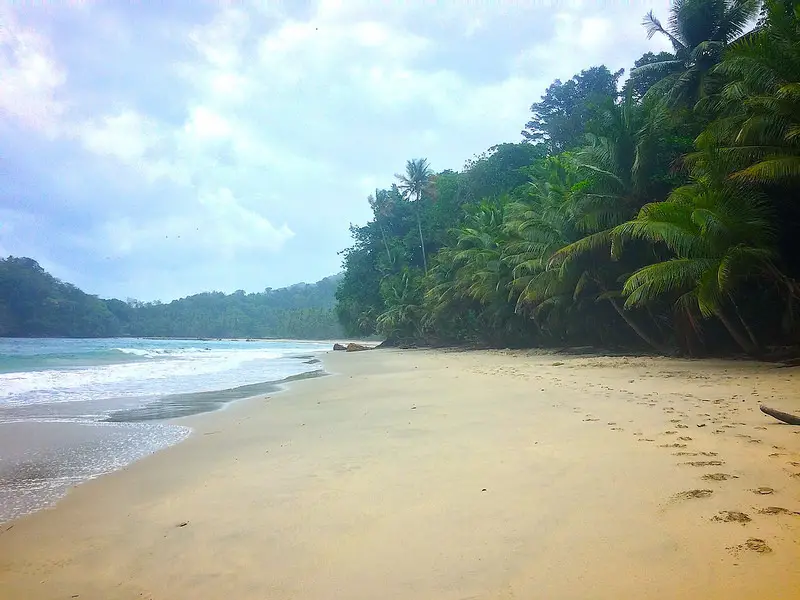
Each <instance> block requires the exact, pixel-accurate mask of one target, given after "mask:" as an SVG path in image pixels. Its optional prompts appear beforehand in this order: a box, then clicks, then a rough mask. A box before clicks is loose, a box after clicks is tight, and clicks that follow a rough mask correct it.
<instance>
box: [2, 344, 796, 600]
mask: <svg viewBox="0 0 800 600" xmlns="http://www.w3.org/2000/svg"><path fill="white" fill-rule="evenodd" d="M323 364H324V368H325V371H327V372H328V373H329V374H330V375H331V376H328V377H322V378H317V379H308V380H305V381H300V382H296V383H293V384H292V385H291V386H288V389H286V390H284V392H283V393H281V394H275V395H274V396H272V397H269V398H267V397H255V398H248V399H245V400H242V401H237V402H235V403H234V404H231V405H229V406H228V407H227V408H226V410H223V411H215V412H210V413H203V414H199V415H194V416H191V417H185V418H182V419H180V421H181V422H182V424H185V425H187V426H189V427H192V429H193V430H194V433H193V435H191V436H190V437H189V439H187V440H185V441H184V442H182V443H180V444H177V445H174V446H171V447H170V448H167V449H165V450H162V451H160V452H158V453H156V454H153V455H151V456H148V457H146V458H144V459H142V460H140V461H138V462H136V463H134V464H132V465H130V466H128V467H127V468H125V469H123V470H121V471H116V472H114V473H112V474H109V475H105V476H103V477H101V478H98V479H95V480H92V481H90V482H87V483H85V484H82V485H80V486H78V487H76V488H74V489H72V490H71V491H70V492H69V493H68V494H67V496H66V497H65V498H63V499H62V500H61V501H60V502H59V503H58V504H57V505H56V506H55V507H54V508H51V509H46V510H43V511H40V512H37V513H35V514H33V515H29V516H26V517H22V518H21V519H17V520H14V521H11V522H10V523H7V524H6V525H4V526H2V527H0V598H9V600H10V599H11V598H22V597H24V598H36V599H38V598H42V599H45V598H61V597H64V595H65V594H66V597H70V596H71V595H73V594H78V595H79V597H80V598H81V599H85V598H120V599H127V598H140V597H143V596H144V597H150V598H170V599H172V598H174V599H176V600H181V599H183V598H187V599H188V598H209V599H211V598H219V597H224V596H230V597H236V598H263V597H264V596H265V594H266V595H267V596H269V597H271V598H273V597H274V598H320V599H322V598H330V597H347V598H354V599H359V598H364V599H365V600H366V599H367V598H374V597H378V596H380V597H387V598H398V599H399V598H431V597H436V598H454V599H455V598H465V597H472V598H509V597H547V598H589V597H591V598H618V597H643V598H664V599H666V598H675V597H704V598H720V599H721V598H749V597H763V598H782V597H786V595H785V594H786V593H788V591H789V590H791V589H798V586H800V573H797V570H796V568H795V567H796V565H797V564H798V561H800V542H799V541H798V540H800V535H798V534H800V516H798V515H795V514H794V512H800V436H798V435H796V434H797V433H798V432H800V428H797V427H794V428H793V427H792V426H785V425H781V424H779V423H777V422H771V420H770V419H769V418H767V417H764V416H763V415H760V413H758V403H759V402H760V401H762V400H763V401H765V402H766V403H768V404H770V405H774V406H775V407H776V408H778V409H783V410H791V409H792V408H793V406H792V403H793V398H794V395H793V394H794V392H793V390H796V389H797V383H798V382H800V378H799V377H798V375H795V374H794V372H792V370H790V369H781V368H777V367H775V366H773V365H764V364H759V363H748V362H738V361H737V362H736V363H730V362H727V361H700V360H680V359H663V358H657V357H640V358H634V357H597V356H567V355H563V354H549V355H546V354H538V353H531V352H525V351H450V352H448V351H426V350H420V351H398V350H384V351H382V352H376V353H372V352H367V353H351V354H345V353H333V352H329V353H328V354H326V355H323ZM770 396H772V398H770ZM689 438H690V439H689ZM706 476H711V477H706ZM767 488H769V489H770V490H772V491H771V493H768V494H767V493H763V494H762V493H758V494H756V493H754V492H753V491H752V490H754V489H756V490H762V491H763V490H766V489H767ZM777 509H782V510H777ZM739 515H745V517H746V519H748V520H747V521H744V520H743V518H742V517H741V516H739ZM715 519H718V520H715ZM736 519H739V521H737V520H736ZM727 521H730V522H727ZM753 540H756V541H753ZM759 540H760V541H759ZM767 548H768V549H769V551H767V550H766V549H767ZM177 557H180V559H181V564H182V566H181V568H180V571H176V569H175V567H174V564H175V562H174V561H175V560H176V558H177ZM264 565H267V566H268V568H266V569H265V568H264ZM621 575H622V576H621ZM6 590H7V591H6Z"/></svg>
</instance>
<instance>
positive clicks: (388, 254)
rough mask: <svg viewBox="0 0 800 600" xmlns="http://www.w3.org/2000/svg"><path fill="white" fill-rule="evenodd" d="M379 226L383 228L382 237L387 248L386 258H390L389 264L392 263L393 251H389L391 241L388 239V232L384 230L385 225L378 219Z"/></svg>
mask: <svg viewBox="0 0 800 600" xmlns="http://www.w3.org/2000/svg"><path fill="white" fill-rule="evenodd" d="M378 227H380V230H381V237H382V238H383V245H384V247H385V248H386V258H388V259H389V265H391V264H392V253H391V252H389V242H387V241H386V233H385V232H384V231H383V225H381V223H380V221H378Z"/></svg>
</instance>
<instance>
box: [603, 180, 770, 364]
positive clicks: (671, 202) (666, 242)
mask: <svg viewBox="0 0 800 600" xmlns="http://www.w3.org/2000/svg"><path fill="white" fill-rule="evenodd" d="M613 235H615V236H617V237H618V238H619V239H620V240H621V241H624V240H631V239H639V240H645V241H648V242H650V243H653V244H657V245H663V246H666V248H667V249H668V250H669V251H671V253H672V255H673V256H672V257H670V258H666V259H664V260H661V261H659V262H656V263H654V264H651V265H648V266H645V267H643V268H641V269H639V270H637V271H636V272H634V273H633V274H632V275H630V277H628V279H627V281H626V282H625V285H624V287H623V290H622V291H623V294H625V295H626V296H627V300H626V302H625V306H626V307H627V308H630V307H636V306H646V305H648V304H649V303H651V302H654V301H657V300H660V299H662V298H669V299H671V300H672V301H674V303H675V307H676V309H677V310H681V311H684V313H685V314H686V315H687V316H689V320H690V322H692V323H694V322H695V316H696V315H697V314H698V313H699V314H700V315H701V316H702V317H704V318H708V317H716V318H718V319H719V320H720V322H722V324H723V325H724V326H725V328H726V329H727V330H728V332H729V333H730V334H731V337H732V338H733V339H734V340H735V341H736V343H737V344H738V345H739V346H740V347H741V348H742V349H743V350H744V351H745V352H746V353H748V354H757V353H758V343H757V341H756V339H755V337H754V335H753V334H752V331H751V330H750V328H749V327H748V326H747V323H745V321H744V320H743V318H742V317H741V315H740V314H739V310H738V308H737V306H736V302H735V295H736V291H737V289H738V287H739V286H740V284H741V283H742V282H743V281H745V280H748V279H753V278H762V279H763V278H776V277H777V278H780V277H781V275H780V273H779V272H778V270H777V269H776V267H775V266H774V264H773V262H772V260H773V257H774V256H775V248H774V244H775V229H774V224H773V216H772V214H771V211H770V208H769V204H768V203H766V202H764V201H763V200H762V199H761V198H760V197H759V196H758V195H756V194H755V193H754V192H753V191H752V190H751V189H748V188H744V187H741V186H739V185H737V184H734V183H732V182H730V181H714V178H712V177H708V176H701V177H699V178H697V179H696V180H695V181H694V182H693V183H691V184H689V185H687V186H683V187H680V188H677V189H676V190H675V191H674V192H673V193H672V194H671V195H670V197H669V199H668V200H667V201H665V202H655V203H652V204H648V205H646V206H644V207H643V208H642V210H641V211H640V212H639V215H638V216H637V217H636V218H635V219H633V220H631V221H628V222H627V223H624V224H622V225H620V226H619V227H616V228H615V229H614V231H613ZM731 313H732V314H735V315H736V317H733V316H732V314H731ZM737 321H738V322H737Z"/></svg>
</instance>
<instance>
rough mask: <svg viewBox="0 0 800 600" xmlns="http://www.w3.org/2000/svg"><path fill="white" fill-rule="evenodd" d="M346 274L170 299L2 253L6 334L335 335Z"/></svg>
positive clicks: (0, 330)
mask: <svg viewBox="0 0 800 600" xmlns="http://www.w3.org/2000/svg"><path fill="white" fill-rule="evenodd" d="M340 279H341V278H340V277H338V276H337V277H328V278H326V279H323V280H322V281H320V282H318V283H315V284H313V285H308V284H297V285H293V286H291V287H288V288H283V289H278V290H272V289H267V290H265V291H264V292H261V293H256V294H246V293H245V292H244V291H241V290H240V291H237V292H234V293H233V294H228V295H226V294H223V293H221V292H210V293H203V294H196V295H194V296H188V297H186V298H182V299H180V300H175V301H173V302H170V303H168V304H163V303H161V302H137V301H130V302H123V301H121V300H101V299H99V298H97V297H96V296H90V295H88V294H85V293H83V292H82V291H80V290H79V289H78V288H76V287H75V286H73V285H70V284H68V283H63V282H61V281H59V280H58V279H56V278H54V277H53V276H52V275H50V274H48V273H47V272H45V271H44V269H42V267H40V266H39V264H38V263H37V262H36V261H34V260H33V259H30V258H15V257H9V258H7V259H0V335H3V336H8V337H116V336H136V337H191V338H194V337H203V338H206V337H208V338H211V337H225V338H229V337H233V338H248V337H252V338H256V337H257V338H269V337H278V338H299V339H315V338H316V339H330V338H336V337H339V336H340V335H341V326H340V325H339V323H338V322H337V319H336V314H335V312H334V302H335V299H334V294H335V291H336V288H337V286H338V285H339V281H340Z"/></svg>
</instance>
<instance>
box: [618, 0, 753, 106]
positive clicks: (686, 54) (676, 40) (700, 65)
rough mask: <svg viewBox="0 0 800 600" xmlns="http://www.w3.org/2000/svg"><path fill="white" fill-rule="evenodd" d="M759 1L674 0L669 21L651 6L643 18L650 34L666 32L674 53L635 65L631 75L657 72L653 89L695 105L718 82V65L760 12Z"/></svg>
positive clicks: (670, 99) (681, 103)
mask: <svg viewBox="0 0 800 600" xmlns="http://www.w3.org/2000/svg"><path fill="white" fill-rule="evenodd" d="M759 5H760V0H674V1H673V3H672V7H671V8H670V16H669V22H668V25H667V27H664V26H663V25H662V24H661V21H659V20H658V18H657V17H656V16H655V15H654V14H653V11H650V12H648V13H647V15H645V18H644V22H643V25H644V27H645V29H646V30H647V38H648V39H650V38H652V37H653V36H654V35H656V34H659V35H663V36H665V37H666V38H667V39H669V41H670V43H671V44H672V47H673V50H674V53H675V54H674V57H664V59H663V60H658V61H654V62H649V63H648V64H645V65H642V66H640V67H638V68H636V69H635V70H634V71H633V72H632V73H631V77H636V78H643V77H651V76H653V77H657V78H658V80H659V83H658V84H656V85H654V86H652V87H651V90H653V91H655V92H656V93H657V94H658V95H663V97H664V99H665V100H666V102H667V104H668V105H669V106H673V107H675V106H688V107H692V106H694V104H695V103H696V102H697V100H699V99H700V98H702V97H703V96H706V95H708V94H711V93H713V92H714V91H715V90H716V89H717V88H718V86H719V80H718V78H717V77H715V74H714V73H713V67H714V66H715V65H716V64H717V63H719V62H720V60H722V56H723V52H724V51H725V48H726V47H727V46H728V44H730V43H731V42H732V41H734V40H735V39H736V38H737V37H738V36H739V35H741V34H742V32H743V31H744V30H745V28H746V27H747V25H748V23H750V22H751V21H752V20H753V19H754V18H755V17H756V16H757V15H758V9H759Z"/></svg>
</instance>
